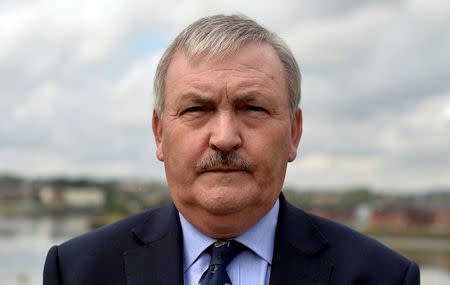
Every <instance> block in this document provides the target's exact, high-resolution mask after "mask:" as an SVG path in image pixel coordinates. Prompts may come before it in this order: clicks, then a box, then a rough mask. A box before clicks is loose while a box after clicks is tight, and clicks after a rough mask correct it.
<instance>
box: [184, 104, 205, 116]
mask: <svg viewBox="0 0 450 285" xmlns="http://www.w3.org/2000/svg"><path fill="white" fill-rule="evenodd" d="M203 110H205V108H204V107H203V106H194V107H189V108H186V109H185V110H184V111H183V112H182V114H185V113H193V112H200V111H203Z"/></svg>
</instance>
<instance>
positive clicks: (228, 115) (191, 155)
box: [153, 42, 301, 226]
mask: <svg viewBox="0 0 450 285" xmlns="http://www.w3.org/2000/svg"><path fill="white" fill-rule="evenodd" d="M288 102H289V98H288V89H287V82H286V75H285V71H284V68H283V65H282V63H281V61H280V59H279V58H278V56H277V54H276V53H275V51H274V50H273V48H272V47H271V46H270V45H268V44H265V43H254V42H251V43H247V44H245V45H243V46H241V47H240V48H239V49H238V50H237V51H236V52H234V53H231V54H228V55H226V56H225V57H223V58H218V57H216V58H214V57H213V58H212V59H210V60H206V59H205V57H204V55H199V56H197V57H195V58H194V60H193V61H191V62H188V61H187V59H186V57H185V55H184V53H183V52H181V51H179V52H177V53H176V54H175V56H174V58H173V59H172V61H171V63H170V66H169V69H168V71H167V77H166V85H165V105H164V116H163V120H160V119H159V118H158V117H157V116H156V115H154V118H153V129H154V133H155V138H156V143H157V157H158V159H160V160H161V161H164V166H165V171H166V177H167V181H168V184H169V188H170V191H171V194H172V197H173V200H174V203H175V205H176V207H177V208H178V210H179V211H180V212H181V213H182V214H183V215H184V216H185V217H186V218H187V219H188V220H189V221H191V223H194V225H196V223H197V224H198V223H204V222H205V221H204V220H206V219H215V218H217V219H220V218H223V217H227V216H229V217H238V216H239V215H241V217H242V214H245V215H252V217H258V216H259V217H258V220H259V219H260V218H261V217H262V216H264V215H265V214H266V213H267V212H268V211H269V210H270V209H271V208H272V206H273V204H274V203H275V201H276V199H277V198H278V196H279V193H280V191H281V188H282V185H283V181H284V177H285V172H286V165H287V162H288V161H292V160H294V159H295V156H296V153H297V146H298V143H299V140H300V136H301V112H300V110H298V111H297V113H296V118H295V119H291V118H290V116H289V103H288ZM244 217H245V216H244ZM196 219H197V220H199V219H200V220H201V221H193V220H196ZM248 219H250V220H251V219H252V218H250V217H249V218H248ZM206 223H208V221H206ZM196 226H198V225H196Z"/></svg>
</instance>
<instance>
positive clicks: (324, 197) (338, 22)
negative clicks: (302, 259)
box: [0, 0, 450, 285]
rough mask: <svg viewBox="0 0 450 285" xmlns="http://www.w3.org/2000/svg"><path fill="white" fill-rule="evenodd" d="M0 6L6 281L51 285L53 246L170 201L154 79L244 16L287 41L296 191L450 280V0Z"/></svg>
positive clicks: (16, 2)
mask: <svg viewBox="0 0 450 285" xmlns="http://www.w3.org/2000/svg"><path fill="white" fill-rule="evenodd" d="M243 2H244V1H206V0H185V1H181V0H178V1H175V0H165V1H139V0H136V1H130V0H127V1H125V0H122V1H121V0H116V1H103V0H97V1H82V0H78V1H67V0H66V1H38V0H36V1H32V0H2V1H0V42H1V45H0V112H1V115H2V116H1V120H0V280H2V281H1V282H2V284H6V285H16V284H21V285H25V284H33V285H37V284H41V283H42V269H43V263H44V260H45V255H46V252H47V250H48V249H49V247H50V246H51V245H53V244H58V243H61V242H62V241H64V240H67V239H69V238H71V237H75V236H77V235H80V234H82V233H84V232H87V231H89V230H91V229H94V228H96V227H99V226H102V225H105V224H108V223H111V222H113V221H115V220H117V219H119V218H121V217H124V216H127V215H130V214H132V213H135V212H138V211H142V210H144V209H147V208H149V207H154V206H157V205H161V204H164V203H166V202H168V201H170V196H169V192H168V189H167V186H166V184H165V180H164V169H163V165H162V163H160V162H159V161H158V160H157V159H156V156H155V143H154V141H153V135H152V131H151V114H152V102H153V95H152V94H151V90H152V84H153V82H152V81H153V75H154V71H155V68H156V64H157V61H158V59H159V57H160V56H161V54H162V52H163V51H164V49H165V48H166V47H167V46H168V44H169V43H170V42H171V41H172V40H173V39H174V37H175V36H176V35H177V34H178V32H180V31H181V29H182V28H184V27H185V26H187V25H188V24H190V23H191V22H193V21H195V20H196V19H198V18H200V17H203V16H207V15H212V14H217V13H226V14H230V13H243V14H246V15H247V16H249V17H251V18H253V19H255V20H257V21H258V22H259V23H261V24H262V25H263V26H266V27H267V28H269V29H270V30H273V31H275V32H277V33H278V34H279V35H280V36H281V37H282V38H283V39H285V40H286V42H287V43H288V45H289V46H290V48H291V49H292V51H293V53H294V54H295V56H296V58H297V59H298V61H299V64H300V68H301V71H302V74H303V84H302V88H303V94H302V102H301V107H302V109H303V116H304V133H303V138H302V141H301V143H300V148H299V151H298V157H297V159H296V160H295V161H294V162H293V163H291V164H290V165H289V167H288V172H287V176H286V182H285V193H286V196H287V197H288V199H289V200H290V201H292V202H293V203H295V204H296V205H298V206H300V207H302V208H304V209H305V210H308V211H311V212H313V213H316V214H318V215H322V216H325V217H328V218H331V219H334V220H337V221H340V222H342V223H345V224H347V225H349V226H351V227H353V228H356V229H357V230H359V231H362V232H364V233H366V234H368V235H371V236H373V237H375V238H377V239H378V240H380V241H382V242H383V243H385V244H386V245H388V246H390V247H392V248H394V249H395V250H397V251H399V252H401V253H402V254H404V255H405V256H407V257H408V258H410V259H413V260H415V261H416V262H418V263H419V265H420V267H421V274H422V276H421V278H422V284H450V53H449V52H448V51H449V50H450V2H449V1H439V0H403V1H401V0H392V1H391V0H383V1H381V0H341V1H332V0H329V1H327V0H309V1H296V0H279V1H246V2H245V3H243Z"/></svg>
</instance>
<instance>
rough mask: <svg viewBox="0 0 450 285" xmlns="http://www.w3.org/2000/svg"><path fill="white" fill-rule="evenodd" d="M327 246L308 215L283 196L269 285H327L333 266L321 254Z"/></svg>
mask: <svg viewBox="0 0 450 285" xmlns="http://www.w3.org/2000/svg"><path fill="white" fill-rule="evenodd" d="M327 243H328V242H327V240H326V239H325V237H324V236H323V235H322V234H321V233H320V231H319V230H318V229H317V228H316V226H315V225H314V224H313V222H312V221H311V220H310V218H309V217H308V215H307V214H306V213H305V212H303V211H302V210H299V209H297V208H295V207H294V206H292V205H290V204H289V203H288V202H287V201H286V200H285V198H284V196H283V194H282V195H281V196H280V213H279V216H278V225H277V231H276V235H275V248H274V254H273V261H272V269H271V275H270V276H271V277H270V284H273V285H275V284H316V285H318V284H328V280H329V278H330V274H331V272H332V269H333V266H332V264H331V263H329V261H328V260H327V259H326V258H325V257H323V254H321V253H322V252H323V251H325V250H326V247H327Z"/></svg>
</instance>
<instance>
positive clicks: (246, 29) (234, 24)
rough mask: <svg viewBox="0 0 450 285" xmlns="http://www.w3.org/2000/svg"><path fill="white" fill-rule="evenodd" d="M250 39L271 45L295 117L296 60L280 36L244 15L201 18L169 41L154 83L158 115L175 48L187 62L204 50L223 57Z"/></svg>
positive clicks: (297, 93)
mask: <svg viewBox="0 0 450 285" xmlns="http://www.w3.org/2000/svg"><path fill="white" fill-rule="evenodd" d="M251 41H255V42H265V43H268V44H269V45H271V46H272V47H273V48H274V50H275V51H276V53H277V55H278V57H279V58H280V60H281V62H282V63H283V66H284V69H285V71H286V76H287V84H288V90H289V111H290V115H291V118H294V117H295V113H296V111H297V108H298V104H299V103H300V95H301V74H300V69H299V67H298V64H297V61H296V60H295V58H294V56H293V54H292V52H291V50H290V49H289V47H288V46H287V45H286V43H285V42H284V41H283V40H282V39H281V38H280V37H278V36H277V35H276V34H275V33H273V32H270V31H268V30H267V29H265V28H263V27H262V26H261V25H259V24H258V23H256V22H255V21H253V20H251V19H249V18H248V17H246V16H243V15H231V16H225V15H215V16H210V17H205V18H201V19H199V20H197V21H196V22H194V23H192V24H191V25H189V26H188V27H187V28H186V29H184V30H183V31H182V32H181V33H180V34H179V35H178V36H177V37H176V38H175V40H174V41H173V42H172V43H171V44H170V46H169V47H168V48H167V50H166V51H165V52H164V54H163V55H162V57H161V59H160V61H159V63H158V67H157V69H156V73H155V78H154V83H153V92H154V95H155V105H154V107H155V110H156V113H157V115H158V117H159V118H162V117H163V113H164V112H163V110H164V92H165V90H164V89H165V79H166V74H167V70H168V69H169V64H170V62H171V61H172V58H173V56H174V55H175V53H176V52H177V51H178V50H180V49H183V52H184V53H185V55H186V58H187V59H188V60H189V61H190V60H192V59H193V58H194V57H195V56H196V55H198V54H200V53H202V52H204V51H207V52H208V55H207V58H211V57H213V56H219V55H222V56H223V55H225V54H226V53H228V52H233V51H236V50H237V49H238V48H239V47H240V46H241V45H242V44H244V43H246V42H251Z"/></svg>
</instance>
